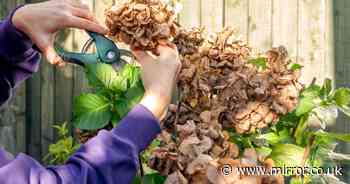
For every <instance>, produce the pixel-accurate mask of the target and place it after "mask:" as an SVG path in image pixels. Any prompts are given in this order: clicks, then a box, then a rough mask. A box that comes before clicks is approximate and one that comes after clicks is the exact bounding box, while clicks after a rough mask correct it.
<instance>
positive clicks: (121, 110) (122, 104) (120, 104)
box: [114, 99, 131, 119]
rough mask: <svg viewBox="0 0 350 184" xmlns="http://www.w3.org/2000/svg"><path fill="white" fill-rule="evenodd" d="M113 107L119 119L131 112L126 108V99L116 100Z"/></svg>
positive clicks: (129, 108)
mask: <svg viewBox="0 0 350 184" xmlns="http://www.w3.org/2000/svg"><path fill="white" fill-rule="evenodd" d="M114 107H115V109H116V111H117V113H118V115H119V117H120V118H121V119H122V118H123V117H124V116H126V115H127V114H128V112H129V111H130V110H131V107H129V106H128V101H127V100H126V99H118V100H116V101H115V103H114Z"/></svg>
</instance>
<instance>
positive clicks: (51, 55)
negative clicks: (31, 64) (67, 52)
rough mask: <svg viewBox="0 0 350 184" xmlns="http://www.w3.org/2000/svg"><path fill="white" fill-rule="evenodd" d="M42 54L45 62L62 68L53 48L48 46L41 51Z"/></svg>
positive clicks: (60, 59)
mask: <svg viewBox="0 0 350 184" xmlns="http://www.w3.org/2000/svg"><path fill="white" fill-rule="evenodd" d="M43 54H44V56H45V58H46V59H47V61H48V62H49V63H51V64H53V65H58V66H64V65H65V63H64V62H63V60H62V58H61V57H60V56H58V55H57V53H56V50H55V49H54V47H53V46H49V47H47V48H45V49H44V50H43Z"/></svg>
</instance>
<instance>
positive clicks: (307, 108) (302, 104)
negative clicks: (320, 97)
mask: <svg viewBox="0 0 350 184" xmlns="http://www.w3.org/2000/svg"><path fill="white" fill-rule="evenodd" d="M316 106H317V104H316V103H315V102H314V98H312V97H302V98H300V100H299V103H298V105H297V107H296V110H295V113H296V115H297V116H302V115H304V114H307V113H309V112H311V111H312V109H314V108H315V107H316Z"/></svg>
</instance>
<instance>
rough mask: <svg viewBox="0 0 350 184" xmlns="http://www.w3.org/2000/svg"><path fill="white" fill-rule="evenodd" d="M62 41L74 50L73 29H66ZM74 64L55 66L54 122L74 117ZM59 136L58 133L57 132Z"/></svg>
mask: <svg viewBox="0 0 350 184" xmlns="http://www.w3.org/2000/svg"><path fill="white" fill-rule="evenodd" d="M60 36H62V37H61V40H60V42H61V43H63V44H62V45H63V47H64V48H65V49H66V50H73V38H74V37H73V30H72V29H69V30H65V31H64V33H62V34H61V35H60ZM73 80H74V79H73V66H72V65H66V66H65V67H61V68H58V67H56V68H55V96H54V104H55V105H54V108H55V114H54V123H59V124H61V123H63V122H65V121H70V120H71V117H72V98H73ZM55 137H57V133H55Z"/></svg>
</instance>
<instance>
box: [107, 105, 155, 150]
mask: <svg viewBox="0 0 350 184" xmlns="http://www.w3.org/2000/svg"><path fill="white" fill-rule="evenodd" d="M160 131H161V129H160V125H159V121H158V120H157V119H156V118H155V117H154V115H153V114H152V113H151V112H150V111H149V110H148V109H147V108H146V107H144V106H143V105H137V106H135V107H134V108H133V109H132V110H131V111H130V112H129V114H128V115H127V116H126V118H124V119H123V120H122V121H121V122H120V123H119V125H118V126H117V128H114V129H113V130H112V133H113V134H114V135H118V136H119V137H123V138H125V139H127V140H129V141H131V142H132V143H133V144H134V145H135V146H136V147H137V148H138V150H137V151H138V152H141V151H143V150H144V149H146V148H147V147H148V145H149V144H150V143H151V142H152V140H153V139H155V138H156V137H157V135H158V134H159V133H160Z"/></svg>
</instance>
